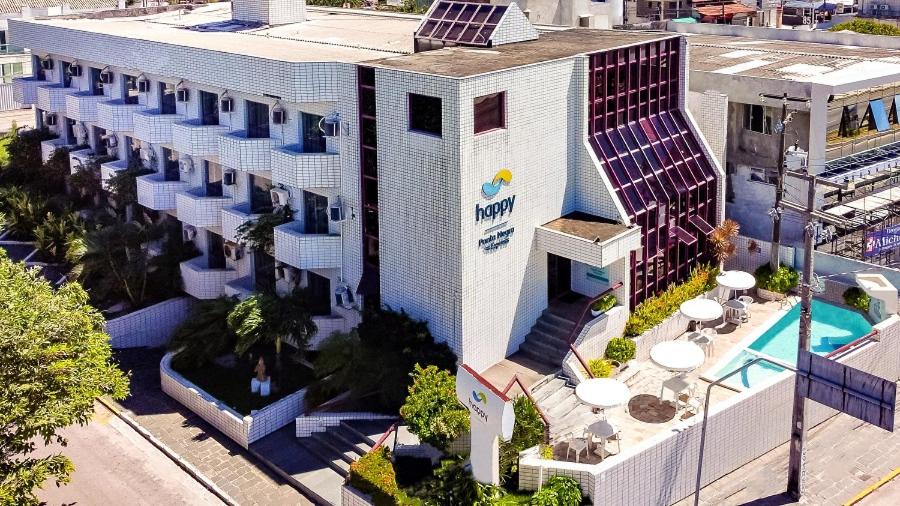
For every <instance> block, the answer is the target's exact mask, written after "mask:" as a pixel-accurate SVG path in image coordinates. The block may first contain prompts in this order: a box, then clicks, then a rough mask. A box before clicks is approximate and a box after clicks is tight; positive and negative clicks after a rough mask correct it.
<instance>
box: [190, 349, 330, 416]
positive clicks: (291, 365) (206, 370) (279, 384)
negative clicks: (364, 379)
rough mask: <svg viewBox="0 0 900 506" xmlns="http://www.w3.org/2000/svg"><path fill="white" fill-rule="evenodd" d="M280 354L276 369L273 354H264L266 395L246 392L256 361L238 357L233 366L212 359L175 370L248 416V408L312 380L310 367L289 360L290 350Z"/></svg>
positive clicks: (292, 391)
mask: <svg viewBox="0 0 900 506" xmlns="http://www.w3.org/2000/svg"><path fill="white" fill-rule="evenodd" d="M282 355H283V356H282V358H281V361H282V365H281V367H280V368H277V367H275V360H274V357H272V356H266V365H267V366H268V374H269V375H270V376H271V377H272V393H271V394H270V395H269V396H268V397H260V396H259V395H257V394H252V393H250V379H251V378H253V377H254V374H253V368H254V366H255V365H256V360H253V361H251V360H249V359H247V358H246V357H245V358H238V359H237V360H236V361H235V364H234V366H233V367H226V366H224V365H222V364H221V363H215V362H213V363H209V364H207V365H205V366H203V367H200V368H198V369H190V370H178V373H179V374H181V375H182V376H184V377H185V378H186V379H187V380H188V381H190V382H191V383H193V384H195V385H197V386H198V387H200V388H202V389H203V390H205V391H206V392H207V393H208V394H210V395H212V396H213V397H215V398H216V399H218V400H219V401H221V402H222V403H224V404H227V405H228V406H230V407H231V408H232V409H234V410H235V411H237V412H238V413H240V414H242V415H249V414H250V412H251V411H252V410H258V409H262V408H264V407H266V406H268V405H269V404H272V403H273V402H276V401H278V400H279V399H282V398H284V397H286V396H288V395H290V394H292V393H294V392H296V391H297V390H300V389H301V388H303V387H305V386H307V385H309V383H310V382H312V380H313V378H314V375H313V372H312V370H311V369H309V368H308V367H306V366H304V365H302V364H300V363H298V362H296V361H295V360H293V359H292V358H291V357H290V353H284V352H283V353H282ZM250 356H253V357H256V356H257V355H254V354H250Z"/></svg>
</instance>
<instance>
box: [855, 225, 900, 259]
mask: <svg viewBox="0 0 900 506" xmlns="http://www.w3.org/2000/svg"><path fill="white" fill-rule="evenodd" d="M898 246H900V225H893V226H890V227H887V228H883V229H881V230H873V231H872V232H869V233H867V234H866V249H865V250H864V251H863V256H867V257H871V256H875V255H877V254H879V253H884V252H886V251H891V250H892V249H895V248H897V247H898Z"/></svg>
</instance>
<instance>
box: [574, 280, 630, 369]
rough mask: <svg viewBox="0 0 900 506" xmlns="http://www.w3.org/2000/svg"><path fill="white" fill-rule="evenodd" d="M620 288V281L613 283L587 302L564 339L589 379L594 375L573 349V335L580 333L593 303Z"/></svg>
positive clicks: (579, 354)
mask: <svg viewBox="0 0 900 506" xmlns="http://www.w3.org/2000/svg"><path fill="white" fill-rule="evenodd" d="M622 286H624V283H622V282H621V281H616V282H615V283H613V284H612V286H610V287H609V288H607V289H606V290H604V291H602V292H601V293H600V294H599V295H597V296H596V297H594V298H593V299H591V300H589V301H588V302H587V304H585V306H584V309H583V310H582V311H581V316H579V317H578V321H577V322H575V327H574V328H573V329H572V332H569V337H567V338H566V343H568V345H569V350H570V351H571V352H572V354H573V355H575V358H576V359H578V363H579V364H581V367H582V368H583V369H584V371H585V372H586V373H587V375H588V377H589V378H593V377H594V375H593V374H592V373H591V369H590V367H588V364H587V362H585V360H584V357H582V356H581V353H579V352H578V350H576V349H575V344H574V343H575V334H576V333H577V332H580V331H581V326H582V321H584V317H585V316H586V315H587V313H588V311H589V310H590V309H591V306H593V305H594V303H595V302H597V301H598V300H600V299H602V298H603V297H605V296H606V295H608V294H610V293H612V292H613V291H615V290H618V289H619V288H622Z"/></svg>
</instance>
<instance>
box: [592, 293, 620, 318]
mask: <svg viewBox="0 0 900 506" xmlns="http://www.w3.org/2000/svg"><path fill="white" fill-rule="evenodd" d="M616 302H618V301H617V300H616V296H615V295H613V294H611V293H608V294H606V295H604V296H603V297H600V298H599V299H597V300H595V301H594V303H593V304H591V310H593V311H597V312H598V313H605V312H607V311H609V310H610V309H612V308H613V306H615V305H616Z"/></svg>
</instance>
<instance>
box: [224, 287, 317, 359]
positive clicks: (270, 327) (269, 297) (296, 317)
mask: <svg viewBox="0 0 900 506" xmlns="http://www.w3.org/2000/svg"><path fill="white" fill-rule="evenodd" d="M308 301H309V297H308V292H307V290H306V289H303V288H297V289H295V290H294V291H293V292H292V293H291V294H290V295H288V296H285V297H279V296H278V295H275V294H270V293H255V294H253V295H251V296H250V297H248V298H246V299H244V300H242V301H241V302H239V303H238V305H236V306H235V307H234V309H232V310H231V312H230V313H228V328H230V329H231V331H232V332H233V333H234V335H235V336H237V342H236V343H235V346H234V352H235V353H236V354H238V355H244V354H246V353H247V351H249V350H250V348H251V347H253V346H254V345H256V344H257V343H266V344H270V343H274V344H275V350H276V353H277V352H280V351H281V341H282V340H283V339H285V338H287V337H292V338H293V340H294V344H295V345H296V347H297V349H298V350H299V351H300V352H301V353H302V352H305V351H306V347H307V346H308V344H309V340H310V338H311V337H312V336H313V335H314V334H315V333H316V331H317V330H318V328H317V327H316V324H315V323H314V322H313V320H312V314H311V313H310V311H309V307H310V304H309V302H308Z"/></svg>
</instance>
